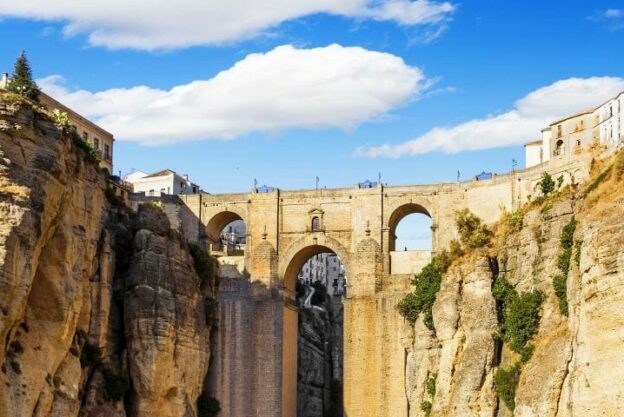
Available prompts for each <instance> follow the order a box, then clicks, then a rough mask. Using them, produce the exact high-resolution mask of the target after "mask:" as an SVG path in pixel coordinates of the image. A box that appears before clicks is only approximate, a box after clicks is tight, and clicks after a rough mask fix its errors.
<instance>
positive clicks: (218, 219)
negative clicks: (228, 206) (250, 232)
mask: <svg viewBox="0 0 624 417" xmlns="http://www.w3.org/2000/svg"><path fill="white" fill-rule="evenodd" d="M236 220H242V221H243V222H244V221H245V219H244V218H243V217H242V216H241V214H239V213H236V212H234V211H230V210H224V211H221V212H219V213H217V214H215V215H213V216H212V217H211V218H210V220H208V223H206V236H207V237H208V241H209V242H210V243H212V244H216V243H219V240H220V237H221V231H222V230H223V229H224V228H225V226H227V225H228V224H230V223H232V222H233V221H236Z"/></svg>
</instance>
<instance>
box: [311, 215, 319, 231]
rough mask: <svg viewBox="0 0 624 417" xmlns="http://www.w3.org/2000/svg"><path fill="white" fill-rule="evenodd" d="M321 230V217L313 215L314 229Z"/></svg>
mask: <svg viewBox="0 0 624 417" xmlns="http://www.w3.org/2000/svg"><path fill="white" fill-rule="evenodd" d="M320 230H321V219H319V218H318V217H316V216H315V217H312V231H313V232H319V231H320Z"/></svg>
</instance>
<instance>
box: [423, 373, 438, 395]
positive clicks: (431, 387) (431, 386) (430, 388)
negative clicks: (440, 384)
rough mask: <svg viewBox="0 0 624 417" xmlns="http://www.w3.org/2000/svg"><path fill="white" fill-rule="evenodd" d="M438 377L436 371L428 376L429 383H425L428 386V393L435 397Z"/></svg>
mask: <svg viewBox="0 0 624 417" xmlns="http://www.w3.org/2000/svg"><path fill="white" fill-rule="evenodd" d="M437 379H438V374H437V373H435V374H433V376H430V377H429V378H427V383H426V384H425V385H426V387H427V394H429V395H430V396H431V398H433V397H434V396H435V393H436V380H437Z"/></svg>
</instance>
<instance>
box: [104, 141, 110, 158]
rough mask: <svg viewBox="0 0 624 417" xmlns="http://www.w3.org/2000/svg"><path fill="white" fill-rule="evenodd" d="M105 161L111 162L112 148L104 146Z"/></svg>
mask: <svg viewBox="0 0 624 417" xmlns="http://www.w3.org/2000/svg"><path fill="white" fill-rule="evenodd" d="M104 159H105V160H107V161H110V146H108V145H106V144H105V145H104Z"/></svg>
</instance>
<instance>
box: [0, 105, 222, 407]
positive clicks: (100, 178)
mask: <svg viewBox="0 0 624 417" xmlns="http://www.w3.org/2000/svg"><path fill="white" fill-rule="evenodd" d="M12 101H13V103H10V102H7V100H2V101H0V363H1V364H2V365H1V366H2V368H1V369H2V372H1V373H0V387H1V388H0V415H2V416H16V417H17V416H63V417H65V416H107V417H108V416H119V417H121V416H155V415H158V416H195V415H196V413H197V399H198V397H199V395H200V394H201V393H202V390H203V383H204V378H205V375H206V372H207V369H208V362H209V355H210V352H209V345H210V344H209V342H208V339H209V337H210V322H211V317H210V311H209V310H210V303H209V302H207V301H210V300H211V297H212V296H213V295H214V294H212V289H213V285H212V284H213V283H212V282H207V281H210V280H211V279H212V278H211V276H210V273H209V271H208V272H206V271H202V273H200V275H201V277H200V276H198V274H197V273H196V270H195V265H196V262H197V261H198V260H197V259H196V258H197V257H196V258H195V259H194V258H193V257H192V256H191V253H190V252H189V245H188V243H187V242H186V241H185V240H184V239H183V238H182V237H181V236H180V235H179V234H178V233H177V232H175V231H173V230H171V229H170V227H169V222H168V220H167V218H166V216H165V215H164V214H163V213H162V212H161V211H160V210H159V209H158V208H157V207H153V206H148V205H146V206H141V207H140V208H139V210H138V213H131V212H130V211H128V210H127V209H126V208H124V207H123V206H120V205H118V204H114V203H115V201H114V199H110V198H109V199H107V192H106V187H107V176H106V174H105V173H104V172H101V171H100V169H99V168H98V167H97V164H96V163H94V162H93V161H92V158H90V157H89V154H88V150H87V151H85V150H84V149H82V147H80V146H77V145H79V143H78V144H77V143H76V140H75V138H72V135H71V134H69V133H71V132H66V131H64V130H63V129H60V128H59V127H58V126H57V125H56V124H55V122H54V121H53V120H52V119H51V117H50V115H49V114H47V113H46V112H45V111H43V110H40V109H37V108H33V107H32V106H31V105H29V104H28V103H20V102H19V100H12ZM109 197H110V196H109ZM109 200H110V201H109ZM196 255H197V254H196Z"/></svg>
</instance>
